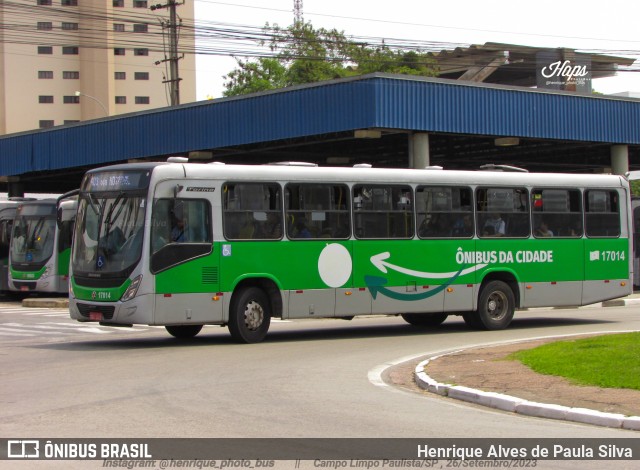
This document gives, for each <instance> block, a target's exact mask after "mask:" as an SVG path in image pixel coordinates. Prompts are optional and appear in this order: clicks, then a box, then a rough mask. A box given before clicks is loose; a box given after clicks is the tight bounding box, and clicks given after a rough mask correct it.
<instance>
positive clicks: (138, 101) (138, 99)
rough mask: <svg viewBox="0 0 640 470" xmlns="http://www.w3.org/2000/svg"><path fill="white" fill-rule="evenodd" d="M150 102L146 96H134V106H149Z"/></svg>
mask: <svg viewBox="0 0 640 470" xmlns="http://www.w3.org/2000/svg"><path fill="white" fill-rule="evenodd" d="M150 102H151V101H150V100H149V97H148V96H136V104H149V103H150Z"/></svg>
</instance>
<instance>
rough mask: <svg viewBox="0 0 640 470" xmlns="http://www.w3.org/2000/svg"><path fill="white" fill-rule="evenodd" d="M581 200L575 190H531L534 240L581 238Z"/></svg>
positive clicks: (577, 191) (578, 192)
mask: <svg viewBox="0 0 640 470" xmlns="http://www.w3.org/2000/svg"><path fill="white" fill-rule="evenodd" d="M581 200H582V196H581V194H580V191H579V190H577V189H556V188H545V189H539V188H536V189H533V190H532V191H531V212H532V219H533V227H534V230H533V236H534V237H536V238H549V237H551V236H553V237H556V238H557V237H562V238H577V237H581V236H582V202H581ZM543 226H546V228H544V227H543Z"/></svg>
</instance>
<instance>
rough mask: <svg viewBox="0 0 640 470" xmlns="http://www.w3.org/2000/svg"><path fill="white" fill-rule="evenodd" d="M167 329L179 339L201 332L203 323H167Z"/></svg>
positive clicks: (191, 336)
mask: <svg viewBox="0 0 640 470" xmlns="http://www.w3.org/2000/svg"><path fill="white" fill-rule="evenodd" d="M165 329H166V330H167V331H168V332H169V334H170V335H171V336H173V337H175V338H178V339H189V338H193V337H194V336H195V335H197V334H198V333H200V330H202V325H167V326H165Z"/></svg>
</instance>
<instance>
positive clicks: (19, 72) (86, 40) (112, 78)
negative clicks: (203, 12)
mask: <svg viewBox="0 0 640 470" xmlns="http://www.w3.org/2000/svg"><path fill="white" fill-rule="evenodd" d="M193 3H194V2H193V0H187V1H186V2H185V3H183V4H179V6H177V9H176V11H177V13H178V16H179V19H180V20H181V21H180V22H179V23H181V24H182V25H183V27H182V28H181V29H180V35H179V42H178V51H179V52H180V54H179V56H180V57H183V58H182V59H181V60H179V61H178V69H179V76H180V79H181V80H180V81H179V86H180V103H187V102H191V101H195V97H196V86H195V85H196V83H195V81H196V80H195V55H194V54H193V53H192V52H193V51H194V49H195V44H194V41H195V40H194V34H193V29H192V28H189V27H188V26H187V28H188V29H186V28H185V26H184V25H193V20H194V5H193ZM153 5H157V3H154V4H153ZM161 5H166V3H165V4H161ZM151 6H152V4H151V2H147V0H11V1H5V2H1V3H0V26H1V27H0V134H10V133H14V132H21V131H27V130H32V129H38V128H48V127H53V126H60V125H64V124H68V123H73V122H78V121H85V120H89V119H97V118H102V117H105V116H113V115H117V114H123V113H131V112H137V111H144V110H148V109H151V108H160V107H165V106H169V105H170V104H171V103H170V90H169V83H168V81H169V79H170V74H169V62H168V61H167V60H166V59H168V58H169V57H170V55H169V50H168V44H169V40H168V32H167V31H168V29H169V28H168V24H169V23H168V20H169V9H168V8H156V7H154V8H153V9H151V8H149V7H151ZM184 52H187V53H185V54H184V55H183V53H184ZM188 52H191V53H188Z"/></svg>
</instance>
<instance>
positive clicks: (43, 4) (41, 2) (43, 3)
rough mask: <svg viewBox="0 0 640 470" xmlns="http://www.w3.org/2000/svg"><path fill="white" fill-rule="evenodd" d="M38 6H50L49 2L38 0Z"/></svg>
mask: <svg viewBox="0 0 640 470" xmlns="http://www.w3.org/2000/svg"><path fill="white" fill-rule="evenodd" d="M38 5H41V6H46V5H51V0H38Z"/></svg>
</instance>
